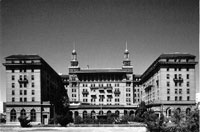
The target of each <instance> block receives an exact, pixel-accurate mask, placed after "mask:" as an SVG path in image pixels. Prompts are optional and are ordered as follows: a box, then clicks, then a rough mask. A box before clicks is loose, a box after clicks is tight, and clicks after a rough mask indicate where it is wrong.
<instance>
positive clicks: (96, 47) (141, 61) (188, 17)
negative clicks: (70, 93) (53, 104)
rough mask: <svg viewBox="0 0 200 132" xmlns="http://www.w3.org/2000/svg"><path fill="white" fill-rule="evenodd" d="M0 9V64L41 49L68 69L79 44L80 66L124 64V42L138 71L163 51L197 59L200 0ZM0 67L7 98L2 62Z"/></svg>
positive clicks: (44, 0) (96, 0) (11, 1)
mask: <svg viewBox="0 0 200 132" xmlns="http://www.w3.org/2000/svg"><path fill="white" fill-rule="evenodd" d="M0 13H1V16H0V31H1V34H0V40H1V41H0V57H1V58H0V59H1V64H2V63H3V62H5V60H4V58H5V57H6V56H9V55H13V54H38V55H40V56H41V57H42V58H43V59H44V60H45V61H46V62H47V63H48V64H49V65H50V66H51V67H52V68H53V69H54V70H55V71H56V72H58V73H63V74H67V73H68V66H69V65H70V60H71V52H72V50H73V44H74V43H75V47H76V51H77V54H78V61H79V64H80V66H81V68H86V67H87V65H89V67H90V68H121V66H122V61H123V53H124V50H125V42H126V41H127V45H128V50H129V52H130V59H131V63H132V65H133V68H134V69H133V70H134V74H142V73H143V72H144V71H145V70H146V69H147V68H148V67H149V66H150V65H151V64H152V63H153V61H154V60H155V59H156V58H157V57H158V56H159V55H160V54H162V53H173V52H181V53H186V52H187V53H190V54H193V55H195V56H197V58H196V60H197V61H198V60H199V2H198V0H1V8H0ZM0 72H1V74H0V90H1V91H0V92H1V98H0V101H1V100H2V101H5V97H6V95H5V89H6V86H5V67H4V66H3V65H0ZM197 72H198V66H197ZM197 78H198V75H197ZM197 82H198V81H197ZM197 85H198V84H197ZM197 91H198V90H197Z"/></svg>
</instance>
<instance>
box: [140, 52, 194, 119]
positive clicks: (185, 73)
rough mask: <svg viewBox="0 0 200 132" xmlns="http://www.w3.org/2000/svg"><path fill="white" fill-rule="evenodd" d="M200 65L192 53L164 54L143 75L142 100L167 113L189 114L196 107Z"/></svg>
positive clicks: (155, 109) (141, 85)
mask: <svg viewBox="0 0 200 132" xmlns="http://www.w3.org/2000/svg"><path fill="white" fill-rule="evenodd" d="M196 64H197V62H195V56H193V55H191V54H181V53H172V54H162V55H160V56H159V57H158V58H157V59H156V60H155V61H154V62H153V63H152V64H151V66H150V67H149V68H148V69H147V70H146V71H145V72H144V73H143V74H142V75H141V77H140V89H141V90H142V91H141V92H142V93H143V94H142V95H141V99H142V100H143V101H145V102H146V104H147V106H148V107H149V108H152V109H154V111H157V112H158V113H160V112H163V114H164V115H166V116H171V115H172V112H173V111H174V110H178V111H179V112H184V113H186V114H187V113H189V112H190V111H191V110H193V109H194V108H195V107H196V106H195V94H196V80H195V65H196Z"/></svg>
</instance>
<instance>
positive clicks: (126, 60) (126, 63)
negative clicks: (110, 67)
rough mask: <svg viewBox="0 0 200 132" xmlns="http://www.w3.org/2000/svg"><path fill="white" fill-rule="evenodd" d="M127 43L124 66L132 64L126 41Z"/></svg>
mask: <svg viewBox="0 0 200 132" xmlns="http://www.w3.org/2000/svg"><path fill="white" fill-rule="evenodd" d="M125 44H126V49H125V51H124V60H123V65H124V66H130V65H131V62H130V59H129V51H128V48H127V41H126V42H125Z"/></svg>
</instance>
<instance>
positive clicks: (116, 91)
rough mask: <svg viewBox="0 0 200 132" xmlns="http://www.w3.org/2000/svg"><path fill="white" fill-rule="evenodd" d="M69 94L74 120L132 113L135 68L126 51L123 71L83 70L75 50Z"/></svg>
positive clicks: (70, 69) (134, 105)
mask: <svg viewBox="0 0 200 132" xmlns="http://www.w3.org/2000/svg"><path fill="white" fill-rule="evenodd" d="M67 92H68V97H69V100H70V102H71V105H70V109H71V110H72V112H73V114H74V117H76V116H78V115H79V116H81V117H83V118H85V117H86V116H87V115H91V116H92V117H94V118H96V116H99V115H107V114H110V113H116V114H117V115H119V116H121V115H126V114H133V113H134V110H133V109H135V108H136V106H137V105H136V104H135V103H134V89H133V66H132V65H131V61H130V59H129V51H128V50H127V49H126V50H125V52H124V60H123V66H122V67H121V68H115V69H111V68H107V69H90V68H88V69H81V68H80V67H79V62H78V60H77V53H76V51H75V50H73V51H72V60H71V65H70V66H69V85H68V87H67Z"/></svg>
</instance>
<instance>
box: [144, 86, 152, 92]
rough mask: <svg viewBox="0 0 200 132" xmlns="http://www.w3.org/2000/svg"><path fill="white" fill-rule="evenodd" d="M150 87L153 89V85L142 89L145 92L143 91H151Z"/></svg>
mask: <svg viewBox="0 0 200 132" xmlns="http://www.w3.org/2000/svg"><path fill="white" fill-rule="evenodd" d="M152 87H153V85H152V84H150V85H148V86H146V87H145V88H144V90H145V91H149V90H151V88H152Z"/></svg>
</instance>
